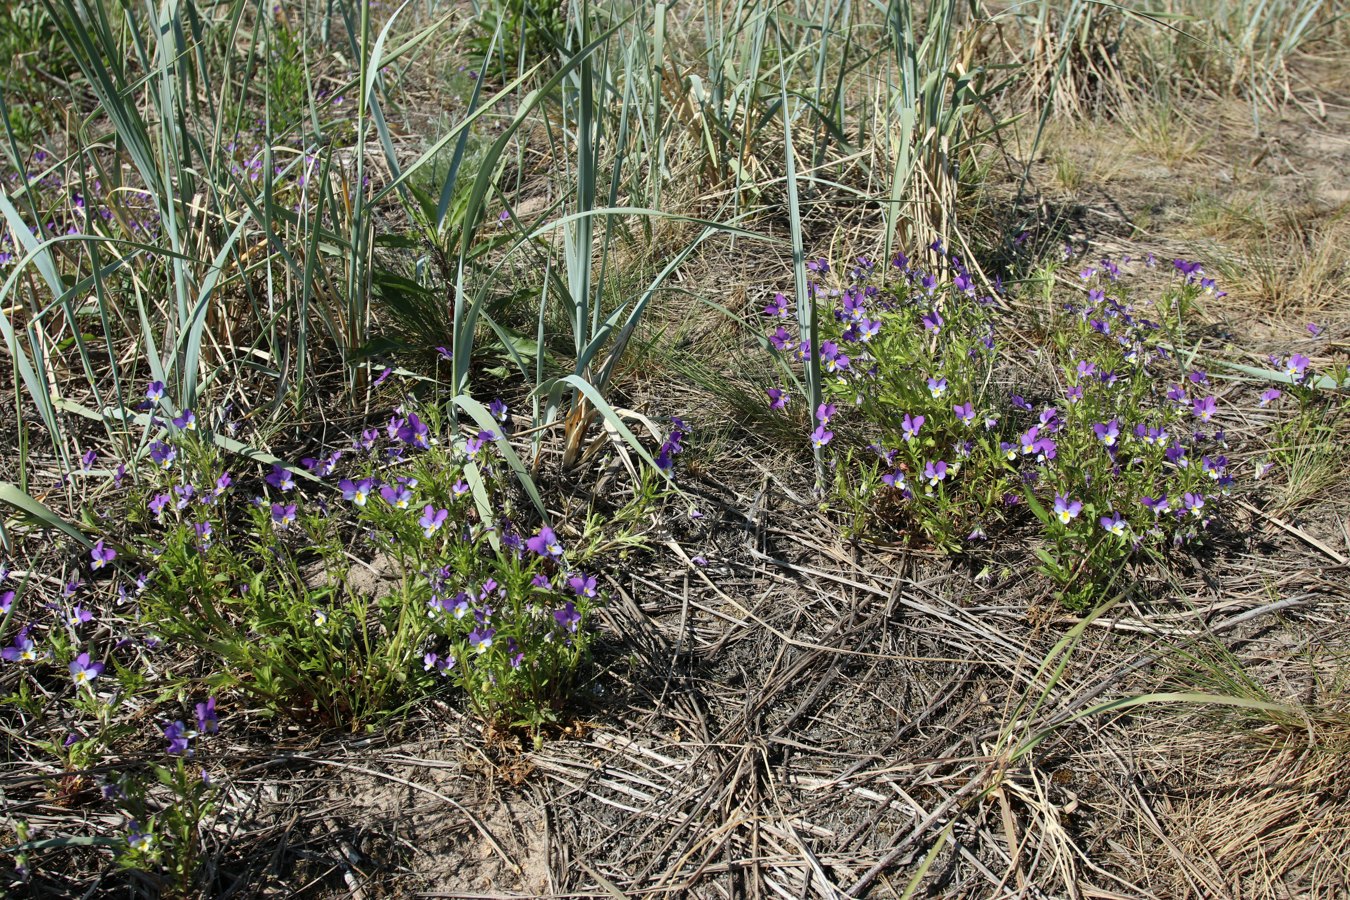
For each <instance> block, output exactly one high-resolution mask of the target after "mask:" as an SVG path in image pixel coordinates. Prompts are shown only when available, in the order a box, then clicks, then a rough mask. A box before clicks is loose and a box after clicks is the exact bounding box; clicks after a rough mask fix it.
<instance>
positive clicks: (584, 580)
mask: <svg viewBox="0 0 1350 900" xmlns="http://www.w3.org/2000/svg"><path fill="white" fill-rule="evenodd" d="M567 584H568V586H569V587H570V588H571V589H572V592H573V593H575V594H576V595H577V596H578V597H589V598H592V599H594V598H595V596H596V587H595V576H594V575H584V576H583V575H573V576H572V577H571V578H569V579H567Z"/></svg>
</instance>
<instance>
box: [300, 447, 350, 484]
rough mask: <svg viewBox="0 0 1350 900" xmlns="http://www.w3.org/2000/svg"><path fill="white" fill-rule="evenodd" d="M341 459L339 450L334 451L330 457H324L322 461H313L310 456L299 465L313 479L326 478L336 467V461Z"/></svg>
mask: <svg viewBox="0 0 1350 900" xmlns="http://www.w3.org/2000/svg"><path fill="white" fill-rule="evenodd" d="M341 458H342V451H341V450H334V451H333V453H332V455H330V456H325V457H323V458H322V459H315V458H314V457H312V456H306V457H304V458H302V459H301V460H300V465H302V466H304V467H305V470H306V471H307V472H309V473H310V474H311V475H313V476H314V477H315V478H327V477H328V476H329V475H332V474H333V469H335V468H336V467H337V464H338V460H339V459H341Z"/></svg>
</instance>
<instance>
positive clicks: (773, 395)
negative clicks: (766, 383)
mask: <svg viewBox="0 0 1350 900" xmlns="http://www.w3.org/2000/svg"><path fill="white" fill-rule="evenodd" d="M766 393H767V394H768V395H769V409H782V408H783V407H785V406H787V401H788V398H787V393H786V392H785V391H784V390H783V389H782V388H776V387H771V388H769V389H768V391H766Z"/></svg>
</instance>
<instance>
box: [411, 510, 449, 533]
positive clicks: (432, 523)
mask: <svg viewBox="0 0 1350 900" xmlns="http://www.w3.org/2000/svg"><path fill="white" fill-rule="evenodd" d="M449 515H450V510H448V509H436V508H435V507H433V506H432V505H431V504H430V503H428V504H427V506H426V509H424V510H422V518H420V519H418V520H417V524H418V525H421V526H422V535H423V536H424V537H431V536H432V535H433V534H435V533H436V532H437V531H439V530H440V527H441V526H442V525H444V524H445V520H446V517H447V516H449Z"/></svg>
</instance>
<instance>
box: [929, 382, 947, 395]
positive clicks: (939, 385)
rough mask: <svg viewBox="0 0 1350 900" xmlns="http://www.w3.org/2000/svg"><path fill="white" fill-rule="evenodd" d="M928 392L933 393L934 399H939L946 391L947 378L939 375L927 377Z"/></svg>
mask: <svg viewBox="0 0 1350 900" xmlns="http://www.w3.org/2000/svg"><path fill="white" fill-rule="evenodd" d="M928 393H930V394H932V395H933V399H934V400H941V399H942V395H943V394H945V393H947V379H945V378H941V377H939V378H929V379H928Z"/></svg>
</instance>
